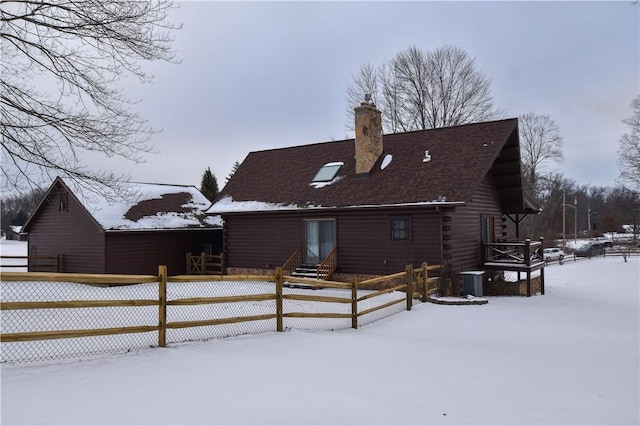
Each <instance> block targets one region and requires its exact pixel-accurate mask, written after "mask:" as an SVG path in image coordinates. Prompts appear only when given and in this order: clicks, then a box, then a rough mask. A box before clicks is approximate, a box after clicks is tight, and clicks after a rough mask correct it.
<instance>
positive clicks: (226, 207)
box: [207, 196, 300, 213]
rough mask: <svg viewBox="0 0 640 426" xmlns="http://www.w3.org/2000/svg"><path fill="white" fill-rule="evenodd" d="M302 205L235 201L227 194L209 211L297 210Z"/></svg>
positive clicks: (208, 211)
mask: <svg viewBox="0 0 640 426" xmlns="http://www.w3.org/2000/svg"><path fill="white" fill-rule="evenodd" d="M299 208H300V207H298V206H296V205H293V204H289V205H285V204H276V203H266V202H264V201H234V200H233V197H231V196H226V197H224V198H221V199H220V200H218V201H217V202H216V203H214V204H213V205H212V206H211V207H209V209H208V210H207V213H234V212H256V211H269V210H297V209H299Z"/></svg>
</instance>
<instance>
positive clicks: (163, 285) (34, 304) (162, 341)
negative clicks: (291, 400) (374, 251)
mask: <svg viewBox="0 0 640 426" xmlns="http://www.w3.org/2000/svg"><path fill="white" fill-rule="evenodd" d="M437 268H439V266H437V267H434V266H427V265H426V264H423V266H422V267H421V268H416V269H414V268H413V266H411V265H409V266H407V269H406V270H405V272H400V273H397V274H392V275H389V276H386V277H378V278H374V279H371V280H365V281H362V282H361V283H358V281H357V280H356V279H353V280H352V281H351V283H343V282H337V281H322V280H312V279H308V278H301V277H292V276H285V275H283V273H282V268H277V269H276V271H275V274H274V275H268V276H263V275H226V276H219V275H177V276H167V270H166V267H165V266H160V267H159V269H158V275H157V276H155V275H115V274H66V273H45V272H37V273H25V272H2V273H0V280H1V281H3V282H4V281H6V282H11V281H23V282H28V281H33V282H39V281H40V282H41V281H53V282H74V283H81V284H92V285H95V284H100V285H104V284H107V285H109V286H115V285H129V284H142V283H158V296H157V298H156V299H153V298H145V299H133V300H65V301H13V300H11V301H6V302H3V303H2V304H0V311H11V310H41V309H70V308H103V307H133V308H137V307H149V306H157V307H158V320H157V323H155V324H136V325H134V326H127V327H110V328H96V329H74V330H51V331H30V332H19V333H13V332H12V333H3V334H2V335H0V342H3V343H4V342H23V341H33V340H52V339H68V338H78V337H88V336H105V335H118V334H126V333H146V332H158V346H159V347H164V346H166V341H167V337H166V335H167V329H179V328H189V327H202V326H213V325H221V324H233V323H238V322H249V321H263V320H272V319H275V320H276V330H277V331H283V330H284V327H283V318H341V319H349V318H350V319H351V326H352V328H358V318H360V317H362V316H364V315H367V314H370V313H372V312H375V311H378V310H381V309H384V308H387V307H390V306H393V305H395V304H398V303H402V302H405V301H406V306H407V310H411V307H412V299H413V297H414V296H416V295H417V296H419V297H421V298H422V299H426V297H428V295H429V294H431V292H432V289H431V288H429V284H430V283H432V282H433V281H432V280H433V278H428V271H432V270H434V269H437ZM211 281H261V282H273V283H274V290H273V292H267V293H262V294H244V295H237V296H216V297H183V298H177V299H173V300H168V299H167V283H180V282H211ZM285 282H288V283H301V284H307V285H312V286H314V287H315V288H329V289H344V290H350V292H349V294H350V296H346V297H338V296H327V295H310V294H284V293H283V284H284V283H285ZM374 284H380V285H385V284H386V288H383V289H381V290H377V291H373V292H371V293H368V294H365V295H362V296H360V297H358V290H361V289H363V287H368V286H369V287H370V286H371V285H374ZM399 291H404V292H406V295H405V296H402V297H401V298H398V299H397V300H393V301H389V302H385V303H380V304H378V305H376V306H373V307H370V308H368V309H365V310H359V309H358V303H359V302H363V301H365V300H371V299H375V298H377V297H380V296H382V295H385V294H389V293H393V292H399ZM285 300H297V301H306V302H316V303H332V304H350V305H351V310H350V312H349V313H345V312H333V313H332V312H284V310H283V301H285ZM263 301H275V309H274V312H270V313H260V314H256V315H246V316H232V317H226V318H206V319H201V320H193V321H173V322H168V321H167V310H168V309H171V308H172V307H174V306H190V305H214V304H222V303H225V304H229V303H247V302H263Z"/></svg>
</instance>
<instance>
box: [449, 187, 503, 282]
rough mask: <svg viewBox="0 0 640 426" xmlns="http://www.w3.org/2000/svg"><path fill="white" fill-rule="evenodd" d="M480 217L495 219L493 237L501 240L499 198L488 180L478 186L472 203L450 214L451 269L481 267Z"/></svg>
mask: <svg viewBox="0 0 640 426" xmlns="http://www.w3.org/2000/svg"><path fill="white" fill-rule="evenodd" d="M482 216H493V217H494V230H495V237H496V239H497V238H502V221H501V219H502V210H501V205H500V196H499V195H498V192H497V190H496V189H495V186H494V185H493V184H492V182H491V180H490V179H488V178H487V179H485V180H484V181H483V182H482V183H481V184H480V185H479V187H478V190H477V191H476V193H475V195H474V197H473V200H472V201H471V202H469V203H468V204H467V205H466V206H464V207H459V208H457V209H456V211H455V213H453V214H452V215H451V218H452V221H451V261H452V263H453V267H454V270H457V271H461V270H474V269H476V270H477V269H479V268H480V267H481V256H480V250H481V244H480V243H481V237H482Z"/></svg>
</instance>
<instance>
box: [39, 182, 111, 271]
mask: <svg viewBox="0 0 640 426" xmlns="http://www.w3.org/2000/svg"><path fill="white" fill-rule="evenodd" d="M67 199H68V204H67V205H68V209H67V210H66V211H60V201H59V195H58V189H57V188H54V189H53V190H52V191H51V192H50V196H49V197H48V198H47V199H45V200H44V201H43V203H42V204H41V206H40V209H39V211H38V216H37V217H34V218H32V221H31V226H30V229H29V255H31V256H35V255H38V256H56V255H58V254H60V255H61V272H76V273H96V274H100V273H104V272H105V267H104V262H103V259H104V231H103V230H102V228H100V227H99V226H98V225H97V224H96V223H95V221H94V220H93V219H92V217H91V216H90V215H89V214H88V213H87V212H86V210H84V208H83V207H82V206H81V205H80V203H78V202H77V201H76V200H75V198H73V197H72V196H71V195H68V198H67ZM29 270H30V271H37V270H38V268H37V267H30V269H29ZM47 270H48V271H50V270H51V269H50V268H48V269H47Z"/></svg>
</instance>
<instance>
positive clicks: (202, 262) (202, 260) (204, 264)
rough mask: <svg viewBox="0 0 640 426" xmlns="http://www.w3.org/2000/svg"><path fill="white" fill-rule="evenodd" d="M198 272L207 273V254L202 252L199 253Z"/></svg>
mask: <svg viewBox="0 0 640 426" xmlns="http://www.w3.org/2000/svg"><path fill="white" fill-rule="evenodd" d="M200 273H201V274H206V273H207V256H206V255H205V254H204V252H202V253H200Z"/></svg>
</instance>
